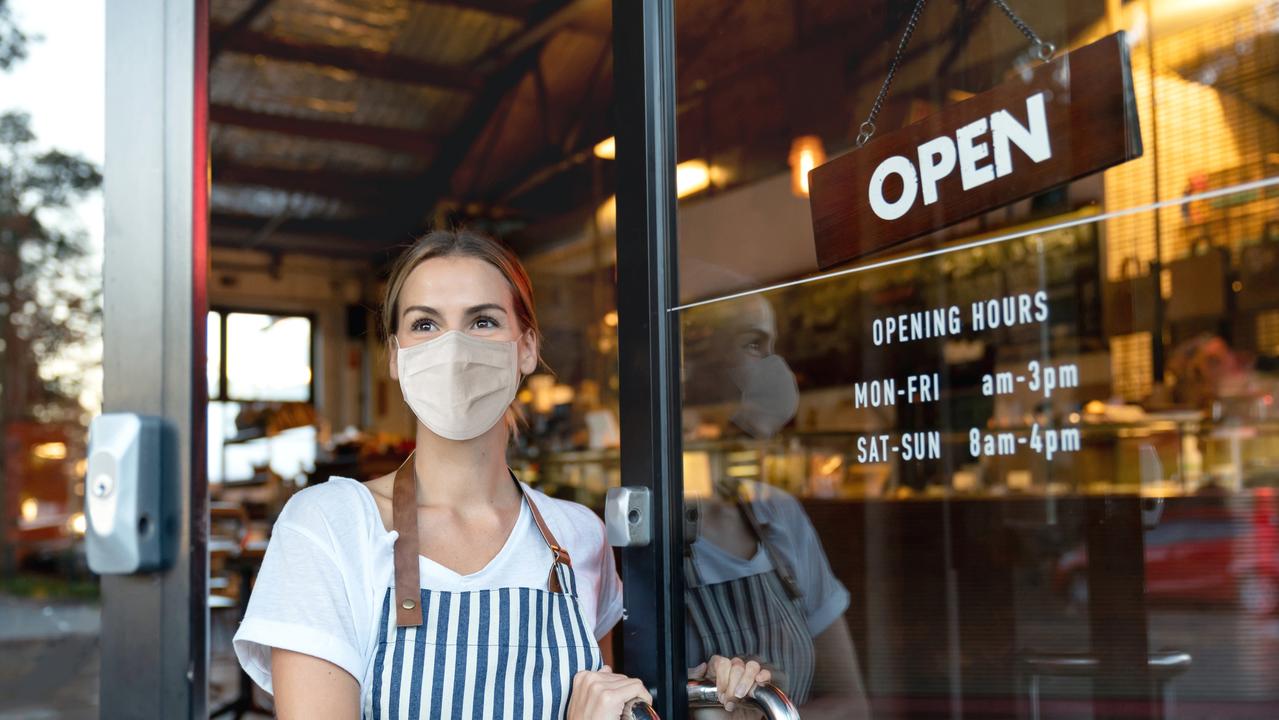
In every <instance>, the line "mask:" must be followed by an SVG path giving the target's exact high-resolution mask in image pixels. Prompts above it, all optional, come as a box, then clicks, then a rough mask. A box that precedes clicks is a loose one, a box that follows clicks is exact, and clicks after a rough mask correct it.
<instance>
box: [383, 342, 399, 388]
mask: <svg viewBox="0 0 1279 720" xmlns="http://www.w3.org/2000/svg"><path fill="white" fill-rule="evenodd" d="M399 357H400V344H399V343H398V342H396V339H395V336H394V335H392V336H391V339H389V340H387V341H386V362H387V368H388V370H389V372H390V374H391V379H392V380H396V381H398V380H399V379H400V365H399Z"/></svg>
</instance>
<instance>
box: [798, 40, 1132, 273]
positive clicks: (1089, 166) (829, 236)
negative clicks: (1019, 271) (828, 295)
mask: <svg viewBox="0 0 1279 720" xmlns="http://www.w3.org/2000/svg"><path fill="white" fill-rule="evenodd" d="M1141 152H1142V148H1141V129H1140V125H1139V122H1138V119H1137V106H1136V99H1135V97H1134V95H1133V89H1132V69H1131V67H1130V65H1129V62H1128V45H1127V43H1126V41H1125V39H1124V34H1123V33H1122V32H1121V33H1116V34H1114V35H1110V36H1108V37H1105V38H1102V39H1101V40H1098V41H1097V42H1095V43H1092V44H1091V45H1088V46H1086V47H1082V48H1080V49H1078V50H1075V51H1074V52H1071V53H1069V54H1066V55H1062V56H1060V57H1058V58H1057V59H1055V60H1053V61H1051V62H1048V63H1043V64H1040V65H1039V66H1038V67H1035V68H1033V69H1030V70H1028V71H1027V72H1025V73H1024V74H1022V75H1020V76H1018V77H1015V78H1014V79H1012V80H1010V81H1008V82H1006V83H1004V84H1003V85H1000V86H999V87H997V88H994V89H992V90H988V91H986V92H984V93H982V94H980V95H975V96H973V97H971V98H969V99H967V100H965V101H963V102H961V103H957V104H955V105H952V106H949V107H947V108H946V109H945V110H943V111H942V112H939V113H937V114H935V115H932V116H930V117H927V118H924V119H923V120H921V121H919V122H917V123H915V124H913V125H909V126H907V127H905V128H902V129H901V130H897V131H895V132H891V133H888V134H886V135H883V136H882V137H876V138H873V139H871V140H870V141H869V142H867V143H866V144H865V145H864V146H862V147H861V148H858V149H856V150H853V151H851V152H849V153H846V154H844V155H841V156H840V157H837V158H835V159H834V160H831V161H830V162H828V163H826V164H824V165H822V166H820V167H817V168H815V169H813V171H812V172H811V173H810V174H809V187H810V188H811V191H810V201H811V206H812V212H813V235H814V237H815V240H816V244H817V262H818V264H819V265H820V266H821V267H822V268H828V267H831V266H832V265H837V264H839V263H842V262H845V261H847V260H851V259H853V258H857V257H861V256H863V255H866V254H869V253H873V252H876V251H879V250H883V249H885V248H888V247H892V246H893V245H896V244H898V243H902V242H905V241H907V240H910V239H912V238H916V237H919V236H920V235H924V234H926V233H929V232H932V231H934V230H938V229H941V228H943V227H946V226H947V225H952V224H954V223H957V222H959V221H961V220H965V219H967V218H970V217H972V216H974V215H978V214H980V213H984V212H987V211H989V210H993V209H995V208H998V207H1001V206H1003V205H1007V204H1008V203H1011V202H1014V201H1017V200H1020V199H1022V198H1025V197H1029V196H1031V195H1034V194H1036V193H1040V192H1043V191H1044V190H1047V189H1049V188H1052V187H1056V186H1058V185H1061V184H1063V183H1067V182H1070V181H1071V180H1076V179H1078V178H1081V177H1084V176H1085V175H1090V174H1092V173H1095V172H1098V171H1100V170H1104V169H1106V168H1108V167H1112V166H1114V165H1118V164H1119V163H1122V162H1125V161H1127V160H1131V159H1133V158H1136V157H1140V156H1141Z"/></svg>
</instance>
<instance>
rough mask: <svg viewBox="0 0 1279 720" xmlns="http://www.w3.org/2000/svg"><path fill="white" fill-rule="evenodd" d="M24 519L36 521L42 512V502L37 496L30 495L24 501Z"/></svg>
mask: <svg viewBox="0 0 1279 720" xmlns="http://www.w3.org/2000/svg"><path fill="white" fill-rule="evenodd" d="M21 512H22V519H23V520H25V521H26V522H35V519H36V516H37V515H39V514H40V503H39V502H37V501H36V499H35V498H32V497H29V498H27V499H26V500H23V501H22V511H21Z"/></svg>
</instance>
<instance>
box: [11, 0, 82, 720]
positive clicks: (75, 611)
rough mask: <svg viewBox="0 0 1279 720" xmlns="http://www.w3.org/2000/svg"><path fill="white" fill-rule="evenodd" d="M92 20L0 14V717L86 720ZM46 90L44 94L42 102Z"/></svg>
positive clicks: (46, 9)
mask: <svg viewBox="0 0 1279 720" xmlns="http://www.w3.org/2000/svg"><path fill="white" fill-rule="evenodd" d="M102 28H103V23H102V8H101V7H100V4H98V6H97V7H91V6H85V7H82V8H80V12H79V14H78V15H77V21H76V23H74V24H67V23H66V22H65V16H62V15H60V13H59V12H58V9H57V8H53V7H52V6H48V5H47V4H44V3H38V2H20V1H18V0H14V1H13V2H7V3H6V2H0V717H23V718H33V717H65V718H71V717H77V718H78V717H96V716H97V714H98V684H99V683H98V666H99V640H98V639H99V635H100V630H101V626H102V623H101V603H100V600H99V585H98V579H97V578H96V577H95V576H93V575H92V574H91V573H90V572H89V569H88V566H87V562H86V560H85V543H84V535H85V531H86V527H87V523H86V520H85V515H84V496H85V484H84V475H85V465H86V455H87V447H86V446H87V440H88V424H89V419H90V418H91V417H92V416H93V415H95V414H97V413H98V412H100V411H101V408H102V402H103V398H102V394H103V387H102V385H103V383H102V353H103V344H102V290H103V283H102V234H103V227H102V202H101V195H100V192H99V186H100V183H101V179H102V178H101V175H100V168H101V163H102V159H103V152H102V138H101V132H97V133H94V132H86V128H89V129H92V128H95V127H96V128H100V127H101V123H102V114H103V85H102V76H101V75H102V74H101V72H96V73H95V72H85V68H93V67H101V59H102ZM50 88H58V91H57V92H51V91H50Z"/></svg>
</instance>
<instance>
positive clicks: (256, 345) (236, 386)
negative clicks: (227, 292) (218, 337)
mask: <svg viewBox="0 0 1279 720" xmlns="http://www.w3.org/2000/svg"><path fill="white" fill-rule="evenodd" d="M227 394H228V395H229V396H230V398H232V399H235V400H309V399H310V397H311V321H310V320H308V319H306V318H304V317H286V316H279V315H259V314H250V313H229V314H228V315H227Z"/></svg>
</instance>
